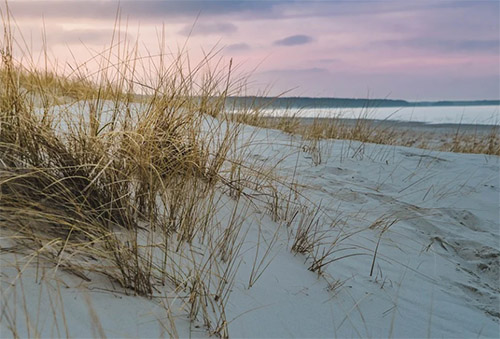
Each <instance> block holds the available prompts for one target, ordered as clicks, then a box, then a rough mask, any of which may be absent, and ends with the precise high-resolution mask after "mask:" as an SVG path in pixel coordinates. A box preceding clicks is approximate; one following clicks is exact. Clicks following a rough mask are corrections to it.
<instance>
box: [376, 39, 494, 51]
mask: <svg viewBox="0 0 500 339" xmlns="http://www.w3.org/2000/svg"><path fill="white" fill-rule="evenodd" d="M374 44H375V45H377V46H385V47H390V48H415V49H422V50H433V51H437V52H466V53H470V52H491V53H498V52H499V48H500V40H497V39H489V40H472V39H465V40H447V39H439V40H436V39H432V38H426V37H423V38H419V39H407V40H404V39H403V40H382V41H376V42H374Z"/></svg>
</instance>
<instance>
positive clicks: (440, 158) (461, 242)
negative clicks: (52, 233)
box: [0, 127, 500, 338]
mask: <svg viewBox="0 0 500 339" xmlns="http://www.w3.org/2000/svg"><path fill="white" fill-rule="evenodd" d="M250 137H252V138H253V142H252V143H251V144H250V145H247V146H246V147H247V151H248V152H249V155H250V156H249V157H248V158H249V160H252V161H253V162H255V163H263V164H264V165H266V166H271V165H272V164H273V163H277V162H278V160H279V159H281V158H282V157H283V156H284V155H288V156H287V157H286V159H285V160H284V161H282V162H280V165H279V171H280V172H281V173H282V174H284V175H287V176H289V177H292V176H295V179H296V181H297V182H299V183H300V184H304V185H307V187H306V188H304V190H303V193H302V197H301V198H300V199H302V201H310V202H313V203H315V204H321V207H322V209H323V211H324V212H325V214H324V215H323V216H322V217H321V221H322V222H321V225H320V227H321V228H322V229H324V230H325V234H326V235H327V238H325V240H324V241H323V243H324V244H323V247H324V248H328V247H329V246H330V245H331V243H332V242H333V241H334V239H338V238H339V237H340V238H341V239H343V238H342V237H344V236H347V235H349V236H348V237H346V238H345V239H343V240H342V241H338V243H337V244H336V247H335V252H334V253H333V254H332V255H331V256H330V257H329V258H330V259H335V258H336V259H338V258H341V257H344V256H347V257H346V258H343V259H339V260H336V261H333V262H331V263H330V264H329V265H328V266H327V267H326V269H325V272H324V275H323V276H321V277H318V275H317V274H316V273H313V272H311V271H308V270H307V268H308V267H309V265H310V264H311V261H310V259H307V258H306V257H305V256H303V255H300V254H297V255H294V254H293V253H292V252H291V251H290V247H291V242H289V234H288V232H287V229H286V227H285V226H283V225H281V226H280V225H279V224H277V223H275V222H273V221H272V220H271V218H270V217H269V216H268V215H267V214H265V213H264V212H263V208H257V209H255V208H253V209H250V210H249V212H248V216H247V218H246V219H245V226H244V227H247V228H248V234H247V235H246V238H245V243H244V245H243V247H242V249H241V251H240V255H239V258H238V261H239V263H240V266H239V270H238V272H237V275H236V278H235V283H234V286H233V289H232V293H231V295H230V297H229V302H228V304H227V307H226V315H227V320H228V321H229V335H230V336H232V337H246V338H250V337H300V338H302V337H381V338H382V337H413V338H415V337H463V338H472V337H494V338H498V337H499V335H500V330H499V316H500V311H499V293H500V286H499V269H500V251H499V248H500V243H499V241H500V236H499V227H500V222H499V206H500V204H499V196H500V178H499V173H500V158H499V157H496V156H485V155H473V154H454V153H445V152H434V151H428V150H421V149H415V148H406V147H395V146H382V145H361V144H360V143H358V142H349V141H323V142H321V143H320V144H319V153H318V152H317V149H315V147H314V145H312V144H310V143H307V142H306V143H305V142H303V141H301V139H299V138H294V137H291V136H289V135H286V134H284V133H281V132H279V131H274V130H259V129H255V128H252V127H246V128H245V129H244V131H243V134H242V137H241V138H242V139H241V140H242V141H246V140H248V139H249V138H250ZM318 154H321V160H322V161H321V163H320V164H317V165H316V164H314V162H316V163H317V162H318ZM296 166H297V170H296V171H295V170H294V169H295V168H296ZM294 173H295V174H294ZM231 203H232V200H231V199H230V198H229V197H225V198H223V199H222V200H221V204H225V207H224V208H222V209H221V212H220V213H221V216H220V217H221V218H224V217H226V216H227V213H229V211H230V210H231V208H230V204H231ZM333 220H334V221H336V223H335V225H336V226H335V227H331V224H332V221H333ZM377 220H380V222H378V223H376V221H377ZM392 222H394V223H393V224H392V226H391V227H390V228H389V229H388V230H387V231H386V232H384V233H383V234H382V235H381V229H382V228H383V227H384V225H386V226H387V225H389V224H390V223H392ZM374 223H376V226H378V227H375V228H374V229H369V226H370V225H373V224H374ZM259 226H260V227H261V230H262V231H261V232H259ZM277 231H278V232H279V233H277V240H276V242H275V243H274V245H273V246H272V248H271V250H270V253H269V255H268V256H267V257H266V259H265V260H264V264H267V263H268V262H269V261H270V264H269V266H268V267H267V269H265V271H264V273H263V274H262V276H261V277H260V278H259V279H258V280H257V281H256V283H255V284H254V285H253V286H252V287H251V288H250V289H249V288H248V281H249V276H250V272H251V270H252V264H253V262H254V258H255V244H256V243H257V239H258V237H263V238H264V239H265V240H267V241H271V240H272V238H273V236H274V235H275V234H276V232H277ZM292 236H293V234H292ZM379 238H380V244H379V246H378V251H377V257H376V260H375V266H374V271H373V275H372V276H371V277H370V268H371V265H372V261H373V254H374V250H375V248H376V246H377V241H378V239H379ZM261 242H262V239H261ZM318 250H319V251H321V247H320V248H319V249H318ZM263 252H264V251H263V250H262V249H261V251H260V254H259V258H260V257H261V256H262V253H263ZM349 255H352V256H349ZM0 259H1V260H2V271H1V281H2V290H3V291H4V295H3V296H2V302H4V303H5V304H3V305H2V310H3V316H2V319H1V323H0V324H1V326H2V327H1V333H0V336H1V337H9V336H11V334H10V331H9V329H8V328H6V324H7V322H6V318H5V316H6V314H7V313H9V312H10V313H9V314H12V313H13V310H16V312H14V313H15V314H16V318H15V323H16V326H17V331H18V333H19V334H20V336H22V337H24V336H28V335H31V336H33V335H34V333H35V329H36V331H38V333H39V334H41V335H42V336H44V337H54V336H57V337H59V336H63V337H64V336H66V335H69V336H72V337H92V336H100V334H101V333H100V332H99V329H98V328H96V326H95V321H93V320H92V312H89V309H92V310H93V312H95V314H94V316H95V317H97V318H98V319H99V320H100V323H101V324H102V331H103V333H105V334H106V335H107V336H109V337H158V336H168V332H167V331H166V330H165V329H162V325H161V324H164V326H167V327H168V320H167V315H166V312H165V308H163V307H161V303H162V302H165V301H164V300H165V299H160V298H156V299H152V300H149V299H145V298H140V297H134V296H127V295H125V294H124V293H123V291H121V292H120V291H119V289H117V291H115V292H113V291H112V290H113V288H114V287H113V286H112V284H110V282H109V281H108V280H107V279H106V278H104V277H91V278H92V281H91V282H86V281H83V280H82V279H80V278H78V277H75V276H73V275H72V274H70V273H68V272H64V271H62V270H59V271H58V272H57V274H56V275H55V276H54V277H53V278H51V277H52V276H51V274H53V273H52V272H53V270H52V269H50V268H47V269H46V270H45V271H46V274H47V277H46V278H45V280H44V282H43V283H41V284H39V283H38V281H39V279H37V274H38V276H40V274H41V272H42V271H44V270H42V268H41V266H39V267H38V270H37V266H36V262H35V261H36V260H34V261H33V262H31V264H29V265H28V266H27V269H26V270H25V271H24V273H23V274H22V276H21V278H19V279H17V280H15V278H16V275H17V271H16V270H15V269H14V268H12V267H11V266H12V263H13V262H14V255H13V254H8V253H2V255H1V257H0ZM28 260H29V258H24V259H23V258H21V257H20V256H18V257H17V261H18V262H26V261H28ZM42 266H43V265H42ZM37 272H38V273H37ZM14 280H15V281H16V283H15V285H14V286H12V287H9V286H10V285H9V282H12V281H14ZM21 282H22V284H21ZM115 287H116V286H115ZM58 288H59V291H58ZM23 291H24V293H23ZM23 294H24V296H25V299H23V297H22V296H23ZM59 295H60V297H59ZM162 295H163V296H165V295H169V296H171V295H172V293H169V292H168V291H163V292H162ZM86 300H88V302H86ZM171 303H172V304H173V306H172V307H171V308H170V310H171V312H172V314H174V315H175V317H176V327H177V331H178V333H177V334H175V333H174V335H179V336H181V337H188V336H192V337H204V336H208V333H207V332H206V331H205V330H204V329H203V325H202V324H201V323H199V322H193V323H190V322H189V321H188V318H187V315H186V310H183V309H182V307H180V306H181V303H180V302H179V301H178V300H177V301H175V300H172V301H171ZM89 304H90V305H91V307H89ZM51 305H52V306H51ZM6 306H8V308H9V310H10V311H9V312H6V310H7V309H6ZM25 307H26V308H25ZM53 310H54V311H53ZM61 310H63V312H61ZM26 314H28V315H29V319H28V320H27V318H26ZM54 314H56V316H55V319H56V320H54ZM63 315H64V317H63ZM27 322H29V323H31V324H32V326H33V327H32V328H28V327H27V326H26V323H27ZM64 323H66V324H67V326H64ZM35 325H36V326H35ZM66 327H67V329H68V330H69V333H66V332H65V328H66Z"/></svg>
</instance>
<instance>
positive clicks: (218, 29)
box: [179, 22, 238, 36]
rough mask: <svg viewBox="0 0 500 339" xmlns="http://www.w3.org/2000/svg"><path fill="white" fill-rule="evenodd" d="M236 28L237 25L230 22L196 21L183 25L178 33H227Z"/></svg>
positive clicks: (232, 31)
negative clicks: (193, 23) (189, 24)
mask: <svg viewBox="0 0 500 339" xmlns="http://www.w3.org/2000/svg"><path fill="white" fill-rule="evenodd" d="M237 30H238V27H236V26H235V25H233V24H231V23H225V22H217V23H206V24H204V23H197V24H195V25H194V26H185V27H184V28H183V29H182V30H181V31H180V32H179V33H180V34H181V35H184V36H188V35H212V34H217V35H221V34H229V33H234V32H236V31H237Z"/></svg>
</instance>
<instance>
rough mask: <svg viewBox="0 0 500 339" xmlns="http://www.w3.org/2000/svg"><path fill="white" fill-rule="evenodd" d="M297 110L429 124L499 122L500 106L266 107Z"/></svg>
mask: <svg viewBox="0 0 500 339" xmlns="http://www.w3.org/2000/svg"><path fill="white" fill-rule="evenodd" d="M296 112H298V113H297V115H298V116H299V117H302V118H315V117H320V118H334V117H338V118H343V119H357V118H359V117H363V118H367V119H376V120H397V121H404V122H423V123H428V124H471V125H476V124H481V125H498V124H500V106H449V107H402V108H396V107H379V108H369V109H368V110H367V109H362V108H332V109H328V108H306V109H301V110H299V111H297V110H296V109H292V110H285V109H272V110H263V111H262V112H261V113H262V114H264V115H269V116H282V115H290V114H293V113H296Z"/></svg>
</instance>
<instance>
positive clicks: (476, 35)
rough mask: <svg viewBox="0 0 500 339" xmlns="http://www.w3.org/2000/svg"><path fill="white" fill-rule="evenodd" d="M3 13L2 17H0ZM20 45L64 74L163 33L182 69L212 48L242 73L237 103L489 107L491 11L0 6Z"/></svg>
mask: <svg viewBox="0 0 500 339" xmlns="http://www.w3.org/2000/svg"><path fill="white" fill-rule="evenodd" d="M1 8H2V9H3V11H4V12H5V6H4V5H3V6H2V7H1ZM9 8H10V11H11V12H12V14H13V18H14V19H15V23H16V25H17V30H18V31H20V32H21V33H22V34H23V37H24V39H25V41H26V44H28V45H29V46H30V48H33V50H36V49H37V48H38V49H40V47H41V45H42V42H43V41H44V39H42V38H41V37H42V31H45V36H46V41H47V46H48V50H49V53H50V55H51V56H52V57H53V58H54V59H57V60H58V62H62V63H65V62H67V60H73V58H75V59H78V58H80V57H83V55H88V54H89V51H100V50H102V49H103V46H105V45H109V43H110V41H111V37H112V32H113V27H114V24H115V18H116V14H117V9H118V8H120V17H121V25H122V27H124V26H125V25H126V27H127V29H126V34H122V37H123V36H126V37H127V38H128V39H130V40H131V41H138V42H139V45H140V46H141V49H143V50H148V51H150V50H154V48H155V46H156V47H157V45H158V35H159V32H161V31H162V30H163V31H164V32H165V37H166V43H167V44H168V45H169V46H170V47H171V49H172V50H176V49H177V48H179V46H181V47H182V46H186V50H187V51H188V52H189V54H190V55H192V56H193V59H196V58H201V57H202V55H203V53H204V51H205V52H206V51H210V50H211V49H213V48H214V47H215V48H216V49H217V50H219V49H220V52H219V55H220V56H221V57H222V58H224V60H226V61H227V60H229V59H230V58H232V59H233V62H234V63H235V64H236V65H238V70H239V71H240V72H242V73H246V72H251V74H252V75H251V81H250V86H249V88H248V91H249V93H248V94H255V93H257V92H260V91H261V90H263V89H268V90H269V92H268V93H269V94H270V95H277V94H280V93H282V92H285V91H286V96H309V97H348V98H353V97H354V98H390V99H406V100H412V101H416V100H479V99H500V36H499V35H500V26H499V21H500V2H499V1H498V0H491V1H490V0H488V1H481V0H475V1H447V0H429V1H427V0H419V1H416V0H393V1H391V0H389V1H387V0H386V1H376V0H372V1H333V0H332V1H312V0H311V1H307V0H303V1H266V0H261V1H230V0H226V1H210V0H206V1H138V0H136V1H126V0H125V1H123V0H122V1H121V2H117V1H71V0H70V1H68V0H66V1H33V0H31V1H15V0H10V1H9Z"/></svg>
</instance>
